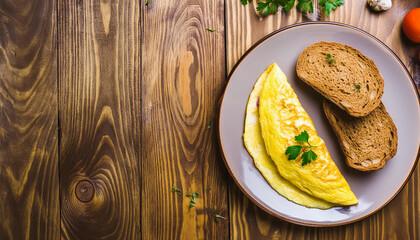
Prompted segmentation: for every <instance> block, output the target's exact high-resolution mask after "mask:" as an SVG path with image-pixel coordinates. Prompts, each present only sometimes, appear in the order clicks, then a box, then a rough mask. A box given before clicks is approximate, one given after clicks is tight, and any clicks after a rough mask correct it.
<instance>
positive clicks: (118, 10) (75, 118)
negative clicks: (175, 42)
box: [58, 0, 141, 239]
mask: <svg viewBox="0 0 420 240" xmlns="http://www.w3.org/2000/svg"><path fill="white" fill-rule="evenodd" d="M139 14H140V7H139V2H138V1H110V0H101V1H94V0H85V1H80V0H70V1H68V0H60V1H58V16H59V18H58V22H59V25H58V49H59V68H58V72H59V74H58V76H59V94H60V98H59V103H60V104H59V118H60V126H61V142H60V197H61V217H62V218H61V237H62V238H63V239H139V238H140V234H141V233H140V169H139V158H140V147H141V146H140V119H141V114H140V108H141V106H140V103H141V101H140V67H139V65H140V25H139V20H140V15H139ZM82 180H85V181H84V182H82V183H81V184H83V185H78V183H79V182H80V181H82Z"/></svg>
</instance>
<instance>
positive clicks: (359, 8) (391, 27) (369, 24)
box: [226, 0, 420, 239]
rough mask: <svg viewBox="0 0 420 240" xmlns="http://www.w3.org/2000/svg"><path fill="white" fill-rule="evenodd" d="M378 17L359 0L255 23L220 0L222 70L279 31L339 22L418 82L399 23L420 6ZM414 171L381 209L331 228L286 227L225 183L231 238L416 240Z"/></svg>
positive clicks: (419, 206)
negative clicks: (368, 37)
mask: <svg viewBox="0 0 420 240" xmlns="http://www.w3.org/2000/svg"><path fill="white" fill-rule="evenodd" d="M393 3H394V6H393V8H391V9H390V10H389V11H387V12H384V13H380V14H379V13H374V12H372V11H370V10H369V9H368V8H366V4H365V1H364V0H357V1H346V3H345V5H344V6H343V7H339V8H338V9H337V11H336V12H333V13H332V14H331V15H330V16H329V17H326V16H325V15H324V14H320V13H319V10H317V9H315V14H311V15H308V14H301V13H300V12H297V10H296V9H294V10H292V11H291V12H290V13H288V14H285V13H279V14H277V15H275V16H269V17H267V18H265V19H263V20H260V19H259V18H258V17H257V16H256V14H255V10H254V9H253V7H255V6H253V5H248V6H241V3H240V1H237V0H227V1H226V9H229V10H228V11H226V61H227V69H228V72H229V71H230V70H231V69H232V68H233V66H234V64H235V63H236V62H237V61H238V59H239V58H240V57H241V56H242V54H244V53H245V51H246V50H247V49H248V48H250V47H251V46H252V45H253V44H254V43H255V42H256V41H258V40H259V39H260V38H262V37H264V36H265V35H266V34H268V33H271V32H273V31H275V30H277V29H279V28H281V27H284V26H287V25H290V24H293V23H297V22H302V21H314V20H327V21H336V22H342V23H346V24H349V25H353V26H356V27H359V28H361V29H363V30H365V31H367V32H369V33H371V34H373V35H374V36H376V37H378V38H379V39H380V40H382V41H383V42H385V43H386V44H387V45H388V46H390V47H391V49H392V50H393V51H394V52H395V53H396V54H397V55H398V56H399V57H400V58H401V59H402V61H403V62H404V63H405V64H406V65H407V67H408V68H409V70H410V72H411V74H412V75H413V77H414V79H418V80H419V82H420V66H419V62H418V61H417V60H416V54H417V52H418V51H419V48H418V46H416V45H415V44H412V43H410V42H409V41H408V40H407V39H406V38H405V36H404V35H403V34H402V33H401V22H402V18H403V16H404V15H405V14H406V13H407V12H408V10H410V9H412V8H415V7H420V6H419V4H418V2H417V3H416V1H393ZM419 175H420V170H419V167H417V169H416V170H415V171H414V174H413V175H412V177H411V179H410V181H409V182H408V184H407V185H406V186H405V187H404V189H403V190H402V191H401V192H400V194H399V195H398V196H397V197H396V198H395V199H394V200H393V201H392V202H391V203H389V204H388V205H387V206H386V207H385V208H384V209H382V210H381V211H379V212H378V213H376V214H374V215H373V216H371V217H369V218H367V219H365V220H362V221H360V222H357V223H354V224H350V225H346V226H341V227H334V228H312V227H303V226H298V225H294V224H290V223H287V222H285V221H281V220H279V219H276V218H274V217H272V216H270V215H269V214H267V213H265V212H264V211H262V210H261V209H259V208H258V207H256V206H255V205H254V204H253V203H252V202H250V201H249V200H248V199H247V198H246V196H245V195H243V194H242V192H241V191H240V190H239V189H238V188H237V187H236V185H235V184H234V183H233V181H230V182H229V212H230V234H231V235H230V236H231V239H418V238H420V228H419V227H418V226H419V224H420V201H419V194H418V189H419Z"/></svg>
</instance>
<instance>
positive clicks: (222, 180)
mask: <svg viewBox="0 0 420 240" xmlns="http://www.w3.org/2000/svg"><path fill="white" fill-rule="evenodd" d="M149 1H150V2H149V4H148V5H146V1H145V0H140V1H138V0H136V1H134V0H125V1H111V0H100V1H99V0H96V1H94V0H37V1H35V0H34V1H31V0H0V239H59V238H62V239H140V238H141V239H229V238H230V239H413V240H414V239H420V201H419V198H420V197H419V183H420V170H419V167H418V166H417V169H416V170H415V171H414V174H413V175H412V177H411V179H410V181H409V182H408V184H407V185H406V186H405V187H404V189H403V190H402V191H401V192H400V194H399V195H398V196H397V197H396V198H395V199H394V200H393V201H392V202H390V203H389V204H388V205H387V206H386V207H385V208H383V209H382V210H380V211H379V212H378V213H376V214H374V215H373V216H371V217H369V218H367V219H364V220H362V221H360V222H357V223H354V224H350V225H347V226H341V227H334V228H310V227H302V226H298V225H294V224H291V223H288V222H284V221H281V220H278V219H276V218H274V217H271V216H270V215H269V214H267V213H265V212H263V211H262V210H260V209H259V208H257V207H256V206H255V205H254V204H252V203H251V202H250V201H249V200H248V199H247V198H246V197H245V196H244V194H242V192H241V191H240V190H238V188H237V186H236V185H235V184H234V182H233V181H232V180H231V178H230V176H228V174H227V171H226V168H225V166H224V164H223V161H222V159H221V155H220V153H219V148H218V142H217V131H216V129H217V126H216V125H215V124H214V123H215V122H216V118H217V111H218V109H217V106H218V100H219V98H220V96H221V94H222V91H223V88H224V86H225V84H226V81H227V80H226V78H227V77H226V76H227V74H228V73H229V72H230V71H231V69H232V67H233V66H234V64H235V63H236V61H237V60H238V59H239V58H240V57H241V55H242V54H243V53H244V52H245V51H246V50H247V49H248V48H250V47H251V46H252V45H253V44H254V43H255V42H256V41H258V40H259V39H260V38H262V37H263V36H265V35H266V34H268V33H270V32H272V31H274V30H277V29H279V28H281V27H284V26H287V25H290V24H293V23H298V22H305V21H311V20H315V21H319V20H324V21H335V22H341V23H346V24H350V25H352V26H355V27H358V28H361V29H363V30H365V31H368V32H369V33H371V34H373V35H374V36H376V37H377V38H379V39H380V40H382V41H383V42H385V43H386V44H387V45H388V46H389V47H390V48H391V49H392V50H393V51H395V53H396V54H397V55H398V56H399V57H400V58H401V60H402V61H403V62H404V63H405V64H406V66H407V67H408V69H409V70H410V72H411V74H412V75H413V77H414V79H416V80H417V81H420V64H419V62H418V60H417V52H418V51H419V49H420V45H419V44H417V45H416V44H413V43H410V42H409V41H408V40H407V39H406V38H405V36H404V35H403V34H402V31H401V22H402V18H403V16H404V15H405V13H407V12H408V10H410V9H412V8H415V7H420V1H418V0H394V1H393V3H394V6H393V7H392V8H391V9H390V10H388V11H386V12H382V13H375V12H372V11H370V10H369V9H368V8H367V6H366V4H365V0H352V1H350V0H346V2H345V5H344V6H343V7H339V8H338V9H337V10H336V11H335V12H333V13H332V14H331V15H330V16H329V17H326V16H325V15H314V16H312V17H308V16H307V15H306V14H302V13H300V12H298V11H296V9H293V10H292V11H291V12H290V13H288V14H284V13H279V14H277V15H275V16H269V17H267V18H265V19H263V20H260V19H259V18H258V17H257V16H256V14H255V11H254V7H255V5H253V4H249V5H248V6H242V5H241V3H240V0H225V1H223V0H206V1H204V0H189V1H186V0H183V1H169V0H149ZM316 2H317V1H316ZM206 28H210V29H215V30H216V31H214V32H211V31H208V30H206ZM212 123H213V124H212ZM173 185H174V186H175V187H177V188H180V189H181V190H182V194H181V195H178V194H177V193H176V192H171V189H172V186H173ZM209 188H211V189H209ZM193 192H197V193H198V194H199V198H198V199H197V204H196V205H195V207H193V208H191V209H189V208H188V205H189V201H190V200H189V199H188V197H186V196H185V194H187V193H193ZM210 208H212V209H214V212H213V213H212V212H211V211H210ZM214 213H218V214H220V215H221V216H224V217H226V218H227V219H226V220H223V219H220V221H219V222H217V223H216V222H215V221H214Z"/></svg>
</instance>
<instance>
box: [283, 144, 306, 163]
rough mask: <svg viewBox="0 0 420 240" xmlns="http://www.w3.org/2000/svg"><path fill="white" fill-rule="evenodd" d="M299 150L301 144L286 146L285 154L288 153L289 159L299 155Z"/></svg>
mask: <svg viewBox="0 0 420 240" xmlns="http://www.w3.org/2000/svg"><path fill="white" fill-rule="evenodd" d="M300 150H302V146H299V145H295V146H290V147H288V148H287V149H286V154H289V157H288V159H289V160H294V159H296V158H297V157H298V156H299V153H300Z"/></svg>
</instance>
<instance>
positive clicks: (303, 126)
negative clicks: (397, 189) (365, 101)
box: [259, 64, 357, 205]
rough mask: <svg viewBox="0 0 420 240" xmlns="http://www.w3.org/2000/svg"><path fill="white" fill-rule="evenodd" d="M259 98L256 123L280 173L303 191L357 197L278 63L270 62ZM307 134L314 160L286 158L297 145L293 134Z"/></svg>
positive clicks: (345, 200)
mask: <svg viewBox="0 0 420 240" xmlns="http://www.w3.org/2000/svg"><path fill="white" fill-rule="evenodd" d="M270 68H271V71H270V72H269V73H268V75H267V78H266V80H265V81H264V83H263V88H262V90H261V95H260V100H259V123H260V126H261V134H262V138H263V140H264V143H265V149H266V151H267V153H268V155H269V156H270V157H271V159H272V160H273V162H274V164H275V165H276V166H277V170H278V172H279V173H280V175H281V176H282V177H283V178H285V179H286V180H288V181H290V182H291V183H292V184H293V185H294V186H296V187H298V188H299V189H300V190H302V191H303V192H306V193H308V194H309V195H312V196H314V197H316V198H320V199H323V200H325V201H327V202H330V203H333V204H337V205H353V204H356V203H357V198H356V196H355V195H354V194H353V192H352V191H351V190H350V187H349V185H348V183H347V182H346V180H345V179H344V177H343V176H342V175H341V173H340V171H339V170H338V168H337V166H336V165H335V164H334V162H333V161H332V159H331V157H330V154H329V153H328V151H327V148H326V146H325V143H324V141H323V140H322V139H321V138H320V137H319V136H318V134H317V132H316V130H315V127H314V125H313V123H312V120H311V118H310V117H309V116H308V114H307V113H306V111H305V110H304V109H303V107H302V105H301V104H300V102H299V100H298V98H297V96H296V94H295V92H294V91H293V89H292V87H291V86H290V84H289V83H288V82H287V78H286V76H285V75H284V73H283V72H282V71H281V69H280V68H279V67H278V66H277V64H273V65H272V66H270ZM305 130H306V131H307V132H308V134H309V142H310V143H311V145H315V146H317V147H316V148H312V151H314V152H315V153H316V155H317V158H316V160H315V161H313V162H311V163H309V164H306V165H305V166H302V163H301V158H300V157H298V158H297V159H296V160H288V156H287V155H286V153H285V152H286V149H287V147H289V146H292V145H297V142H296V141H295V139H294V137H295V136H297V135H299V134H300V133H301V132H303V131H305Z"/></svg>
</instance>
